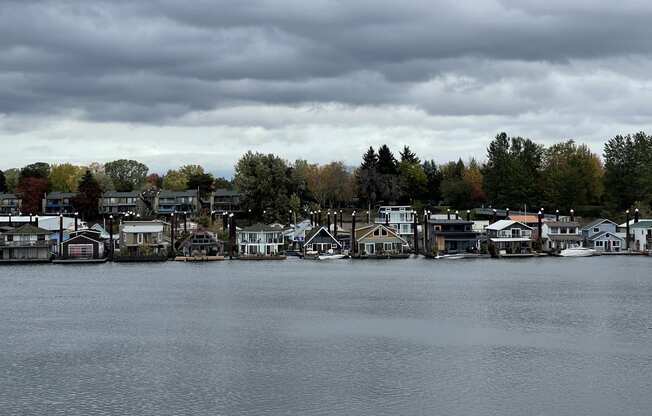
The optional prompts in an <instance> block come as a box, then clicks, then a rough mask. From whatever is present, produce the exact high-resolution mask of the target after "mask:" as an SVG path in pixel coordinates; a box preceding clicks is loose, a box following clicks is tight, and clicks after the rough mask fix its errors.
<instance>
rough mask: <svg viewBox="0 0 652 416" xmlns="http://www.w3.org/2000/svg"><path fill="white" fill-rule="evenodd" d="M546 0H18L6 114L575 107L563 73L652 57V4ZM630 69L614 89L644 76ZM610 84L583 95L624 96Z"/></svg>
mask: <svg viewBox="0 0 652 416" xmlns="http://www.w3.org/2000/svg"><path fill="white" fill-rule="evenodd" d="M541 4H542V3H541V2H534V1H530V2H528V1H474V2H460V1H439V2H396V1H340V2H337V1H235V0H234V1H220V2H217V1H208V0H202V1H192V2H182V1H177V0H161V1H141V2H138V1H93V0H85V1H79V2H73V1H4V2H2V3H0V113H6V114H59V113H65V112H67V111H75V112H76V114H79V115H80V116H81V117H85V118H88V119H90V120H102V121H106V120H117V121H133V122H139V121H141V122H146V123H149V122H162V121H165V120H169V119H173V118H175V117H181V116H183V115H184V114H187V113H189V112H192V111H197V110H202V111H205V110H210V109H213V108H224V107H228V106H231V105H235V104H242V103H254V104H255V103H263V104H292V105H299V104H303V103H331V102H339V103H344V104H352V105H382V104H392V105H409V106H416V107H418V108H422V109H425V110H426V111H428V112H429V113H431V114H453V115H464V114H469V115H477V114H513V115H518V114H519V113H521V112H523V111H542V110H544V109H545V108H547V107H548V106H549V105H552V104H553V103H554V102H555V101H556V100H559V99H564V100H568V101H564V102H557V104H556V105H559V106H562V107H563V106H565V105H567V104H568V105H571V106H572V105H573V104H574V103H575V98H574V97H573V94H567V93H566V92H565V91H564V90H563V87H560V86H559V83H558V80H555V79H553V78H551V75H550V74H551V73H552V72H553V71H557V72H558V73H559V72H562V73H564V74H566V75H568V76H570V77H575V79H576V80H577V79H579V78H578V77H577V73H576V72H575V71H577V70H578V69H577V68H578V66H577V65H578V64H577V63H578V62H579V63H580V64H579V66H580V67H581V63H582V62H588V63H590V65H592V67H593V68H600V67H605V68H609V71H611V73H615V74H620V72H621V69H620V68H619V67H618V66H615V65H612V64H611V63H612V62H614V61H615V60H618V59H621V58H623V57H639V58H641V59H642V66H643V67H645V68H649V67H650V63H649V55H650V53H651V52H652V42H650V41H649V39H652V25H649V23H648V22H649V20H650V17H652V6H650V5H648V4H646V3H640V2H631V3H628V2H619V3H618V4H615V3H614V4H613V5H610V4H602V2H597V1H596V2H574V3H573V4H568V3H567V2H561V1H548V2H545V5H541ZM574 65H575V66H574ZM642 72H643V74H642V75H641V76H643V77H645V76H646V75H644V73H645V71H642ZM623 77H624V78H623V79H621V80H620V83H619V84H618V85H616V86H615V87H614V88H617V89H621V88H622V85H626V84H627V82H628V80H629V79H630V78H634V77H635V75H634V74H630V75H623ZM571 87H572V88H575V87H574V86H571ZM604 88H605V89H606V91H603V87H602V86H601V85H595V89H594V90H592V91H588V92H587V91H584V92H580V94H579V95H580V96H581V97H582V99H586V98H588V99H591V97H595V99H600V97H601V96H603V95H605V94H606V95H607V96H610V91H609V86H608V85H607V86H605V87H604ZM444 100H445V101H446V102H445V103H444V102H443V101H444Z"/></svg>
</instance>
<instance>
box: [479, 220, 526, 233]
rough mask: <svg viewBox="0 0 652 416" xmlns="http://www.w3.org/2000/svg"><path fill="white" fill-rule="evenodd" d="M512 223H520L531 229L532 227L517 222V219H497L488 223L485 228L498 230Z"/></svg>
mask: <svg viewBox="0 0 652 416" xmlns="http://www.w3.org/2000/svg"><path fill="white" fill-rule="evenodd" d="M514 224H520V225H522V226H523V227H526V228H529V229H530V230H531V229H532V227H530V226H528V225H526V224H523V223H522V222H519V221H513V220H498V221H496V222H494V223H493V224H490V225H488V226H487V230H494V231H500V230H504V229H505V228H508V227H511V226H512V225H514Z"/></svg>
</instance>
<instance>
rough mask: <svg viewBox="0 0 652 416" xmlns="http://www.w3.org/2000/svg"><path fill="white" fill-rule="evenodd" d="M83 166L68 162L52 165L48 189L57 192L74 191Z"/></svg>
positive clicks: (82, 171) (82, 172)
mask: <svg viewBox="0 0 652 416" xmlns="http://www.w3.org/2000/svg"><path fill="white" fill-rule="evenodd" d="M83 174H84V168H82V167H80V166H75V165H72V164H70V163H62V164H60V165H52V167H51V168H50V176H49V180H50V189H51V190H52V191H57V192H76V191H77V186H78V185H79V180H80V179H81V177H82V175H83Z"/></svg>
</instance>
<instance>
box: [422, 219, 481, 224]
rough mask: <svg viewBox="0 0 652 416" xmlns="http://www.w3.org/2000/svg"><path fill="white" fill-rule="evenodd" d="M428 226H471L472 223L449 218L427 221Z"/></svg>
mask: <svg viewBox="0 0 652 416" xmlns="http://www.w3.org/2000/svg"><path fill="white" fill-rule="evenodd" d="M428 223H429V224H468V225H473V221H467V220H463V219H461V218H460V219H457V220H456V219H455V218H451V219H450V220H449V219H430V220H428Z"/></svg>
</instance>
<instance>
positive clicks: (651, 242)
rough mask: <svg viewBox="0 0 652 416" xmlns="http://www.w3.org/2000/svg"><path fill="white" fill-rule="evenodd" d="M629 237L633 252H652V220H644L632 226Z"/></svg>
mask: <svg viewBox="0 0 652 416" xmlns="http://www.w3.org/2000/svg"><path fill="white" fill-rule="evenodd" d="M629 235H630V238H631V239H630V241H631V242H632V243H631V245H630V248H631V249H632V250H634V251H640V252H645V253H650V252H652V219H642V220H639V221H638V222H635V223H633V224H632V225H631V226H630V229H629Z"/></svg>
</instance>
